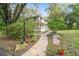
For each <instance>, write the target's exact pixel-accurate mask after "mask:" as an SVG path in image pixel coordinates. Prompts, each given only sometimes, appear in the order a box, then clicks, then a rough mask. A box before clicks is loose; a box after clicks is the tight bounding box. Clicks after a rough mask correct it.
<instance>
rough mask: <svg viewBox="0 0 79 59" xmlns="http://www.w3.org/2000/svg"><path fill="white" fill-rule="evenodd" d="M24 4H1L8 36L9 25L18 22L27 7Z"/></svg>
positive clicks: (0, 12)
mask: <svg viewBox="0 0 79 59" xmlns="http://www.w3.org/2000/svg"><path fill="white" fill-rule="evenodd" d="M25 5H26V4H25V3H24V4H10V3H1V4H0V16H1V17H2V19H3V22H4V23H5V25H6V33H7V35H8V25H9V24H12V23H14V22H16V21H17V20H18V18H19V17H20V15H21V12H22V11H23V8H24V7H25Z"/></svg>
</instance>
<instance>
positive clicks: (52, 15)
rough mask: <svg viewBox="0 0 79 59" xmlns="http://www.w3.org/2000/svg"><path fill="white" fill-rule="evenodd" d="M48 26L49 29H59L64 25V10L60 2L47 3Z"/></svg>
mask: <svg viewBox="0 0 79 59" xmlns="http://www.w3.org/2000/svg"><path fill="white" fill-rule="evenodd" d="M48 12H49V13H48V14H49V15H48V19H49V20H48V27H49V29H50V30H54V31H56V30H60V29H64V28H62V27H63V26H64V11H63V10H62V7H61V5H60V4H56V3H55V4H49V8H48Z"/></svg>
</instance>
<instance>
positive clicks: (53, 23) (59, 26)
mask: <svg viewBox="0 0 79 59" xmlns="http://www.w3.org/2000/svg"><path fill="white" fill-rule="evenodd" d="M48 27H49V28H50V30H52V31H55V32H56V31H57V30H63V29H65V27H66V26H65V24H64V22H63V21H61V19H59V18H56V19H55V20H49V21H48Z"/></svg>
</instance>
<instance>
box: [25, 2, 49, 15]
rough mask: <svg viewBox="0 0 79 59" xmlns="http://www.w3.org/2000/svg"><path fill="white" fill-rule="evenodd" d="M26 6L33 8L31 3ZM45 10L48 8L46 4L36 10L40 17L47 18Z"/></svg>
mask: <svg viewBox="0 0 79 59" xmlns="http://www.w3.org/2000/svg"><path fill="white" fill-rule="evenodd" d="M27 6H28V7H31V8H33V7H34V5H33V4H32V3H29V4H28V5H27ZM47 8H48V4H47V3H41V4H39V7H38V10H39V11H40V13H41V15H42V16H47V12H46V11H45V10H46V9H47Z"/></svg>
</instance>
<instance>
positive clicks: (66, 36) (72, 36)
mask: <svg viewBox="0 0 79 59" xmlns="http://www.w3.org/2000/svg"><path fill="white" fill-rule="evenodd" d="M58 33H60V34H61V40H60V46H59V47H57V48H56V46H54V45H53V44H52V42H51V38H50V37H49V40H48V47H47V51H46V52H50V51H51V55H58V54H57V53H58V52H56V53H55V51H58V50H60V49H64V51H65V56H78V55H79V30H61V31H58ZM55 48H56V49H55ZM50 49H51V50H50ZM53 51H54V53H53ZM47 55H50V54H48V53H47Z"/></svg>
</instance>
